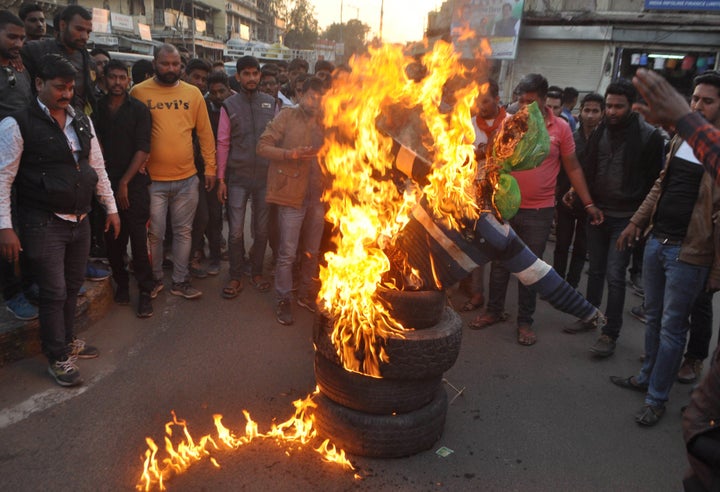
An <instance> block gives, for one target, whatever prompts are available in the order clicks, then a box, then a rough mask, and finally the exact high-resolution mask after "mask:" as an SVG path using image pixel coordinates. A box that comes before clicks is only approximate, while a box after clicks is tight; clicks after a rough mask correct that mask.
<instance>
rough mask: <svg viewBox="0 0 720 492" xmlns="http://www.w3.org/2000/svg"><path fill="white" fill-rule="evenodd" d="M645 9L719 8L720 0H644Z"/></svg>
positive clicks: (714, 9) (707, 9)
mask: <svg viewBox="0 0 720 492" xmlns="http://www.w3.org/2000/svg"><path fill="white" fill-rule="evenodd" d="M645 10H706V11H718V10H720V0H645Z"/></svg>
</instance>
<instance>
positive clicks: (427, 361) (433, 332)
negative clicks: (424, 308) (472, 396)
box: [315, 307, 463, 379]
mask: <svg viewBox="0 0 720 492" xmlns="http://www.w3.org/2000/svg"><path fill="white" fill-rule="evenodd" d="M462 327H463V321H462V318H460V315H458V314H457V313H456V312H455V311H453V310H452V309H451V308H449V307H446V308H445V311H444V312H443V315H442V317H441V318H440V321H439V322H438V323H437V324H436V325H435V326H433V327H431V328H426V329H424V330H409V331H406V332H404V336H405V338H400V337H396V336H390V337H389V338H388V339H387V340H386V342H385V351H386V352H387V354H388V357H389V358H390V360H389V362H387V363H385V362H381V363H380V374H381V375H382V377H383V378H388V379H427V378H431V377H434V376H438V375H442V374H443V373H444V372H445V371H447V370H448V369H450V368H451V367H452V366H453V364H455V361H456V360H457V357H458V355H459V353H460V343H461V342H462ZM329 330H330V326H329V322H328V321H327V320H326V319H324V318H319V319H318V320H317V323H316V330H315V331H316V337H315V349H316V351H317V352H319V353H320V354H322V355H323V356H325V357H326V358H327V359H329V360H331V361H334V362H336V363H338V364H339V363H340V362H339V361H340V359H339V357H338V355H337V353H336V351H335V347H334V346H333V344H332V341H331V340H330V336H329Z"/></svg>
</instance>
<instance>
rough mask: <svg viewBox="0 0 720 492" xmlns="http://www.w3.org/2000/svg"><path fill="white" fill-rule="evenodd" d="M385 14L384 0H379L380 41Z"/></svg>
mask: <svg viewBox="0 0 720 492" xmlns="http://www.w3.org/2000/svg"><path fill="white" fill-rule="evenodd" d="M384 15H385V0H380V41H382V28H383V16H384Z"/></svg>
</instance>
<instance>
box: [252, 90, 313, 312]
mask: <svg viewBox="0 0 720 492" xmlns="http://www.w3.org/2000/svg"><path fill="white" fill-rule="evenodd" d="M324 90H325V86H324V84H323V81H322V80H321V79H319V78H318V77H311V78H309V79H307V80H306V81H305V83H304V84H303V92H302V97H301V99H300V101H299V104H298V106H297V107H293V108H287V109H284V110H282V111H281V112H280V114H278V115H277V117H276V118H275V119H274V120H273V121H271V122H270V123H269V124H268V126H267V128H266V129H265V132H264V133H263V134H262V136H261V137H260V142H259V143H258V146H257V153H258V155H260V156H262V157H265V158H267V159H270V168H269V171H268V180H267V201H268V203H274V204H276V205H277V206H278V227H279V229H280V244H279V248H278V249H279V251H278V259H277V264H276V266H275V291H276V294H277V301H278V303H277V310H276V315H277V321H278V323H280V324H282V325H291V324H292V323H293V315H292V307H291V303H290V295H291V291H292V287H293V277H292V273H293V272H292V271H293V263H294V262H295V257H296V253H297V249H298V245H301V247H302V251H301V257H302V258H301V267H300V279H299V280H300V283H299V286H298V297H297V303H298V305H300V306H302V307H304V308H306V309H308V310H309V311H312V312H314V311H315V309H316V304H315V297H316V295H317V292H316V291H315V289H316V287H317V286H313V282H312V279H313V278H315V277H316V276H317V269H318V252H319V249H320V240H321V238H322V233H323V227H324V218H325V204H324V203H323V202H322V195H323V190H324V185H323V174H322V171H321V169H320V164H319V162H318V159H317V152H318V150H319V149H320V147H321V146H322V142H323V130H322V111H321V108H322V104H321V103H322V95H323V92H324Z"/></svg>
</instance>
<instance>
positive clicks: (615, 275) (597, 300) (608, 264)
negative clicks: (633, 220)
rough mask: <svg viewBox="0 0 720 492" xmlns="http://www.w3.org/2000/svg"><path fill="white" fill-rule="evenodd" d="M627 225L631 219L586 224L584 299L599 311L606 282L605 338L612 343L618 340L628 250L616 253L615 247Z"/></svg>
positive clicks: (607, 219)
mask: <svg viewBox="0 0 720 492" xmlns="http://www.w3.org/2000/svg"><path fill="white" fill-rule="evenodd" d="M629 223H630V218H629V217H627V218H618V217H607V216H606V217H605V220H604V221H603V223H602V224H600V225H592V224H590V223H589V222H588V224H587V245H588V252H589V253H590V261H589V269H588V283H587V295H586V296H585V297H586V298H587V300H588V301H590V303H591V304H592V305H593V306H595V307H597V308H599V307H600V305H601V304H602V298H603V290H604V284H605V279H606V278H607V284H608V297H607V307H606V309H605V315H606V316H607V324H606V325H605V326H604V327H603V329H602V332H603V334H604V335H607V336H609V337H610V338H612V339H613V340H617V338H618V336H620V328H622V323H623V309H624V307H625V270H626V269H627V266H628V263H629V262H630V254H631V252H632V250H631V249H629V248H625V249H624V250H623V251H618V249H617V247H616V246H615V243H616V242H617V239H618V237H619V236H620V233H622V231H623V230H624V229H625V227H627V225H628V224H629Z"/></svg>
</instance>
